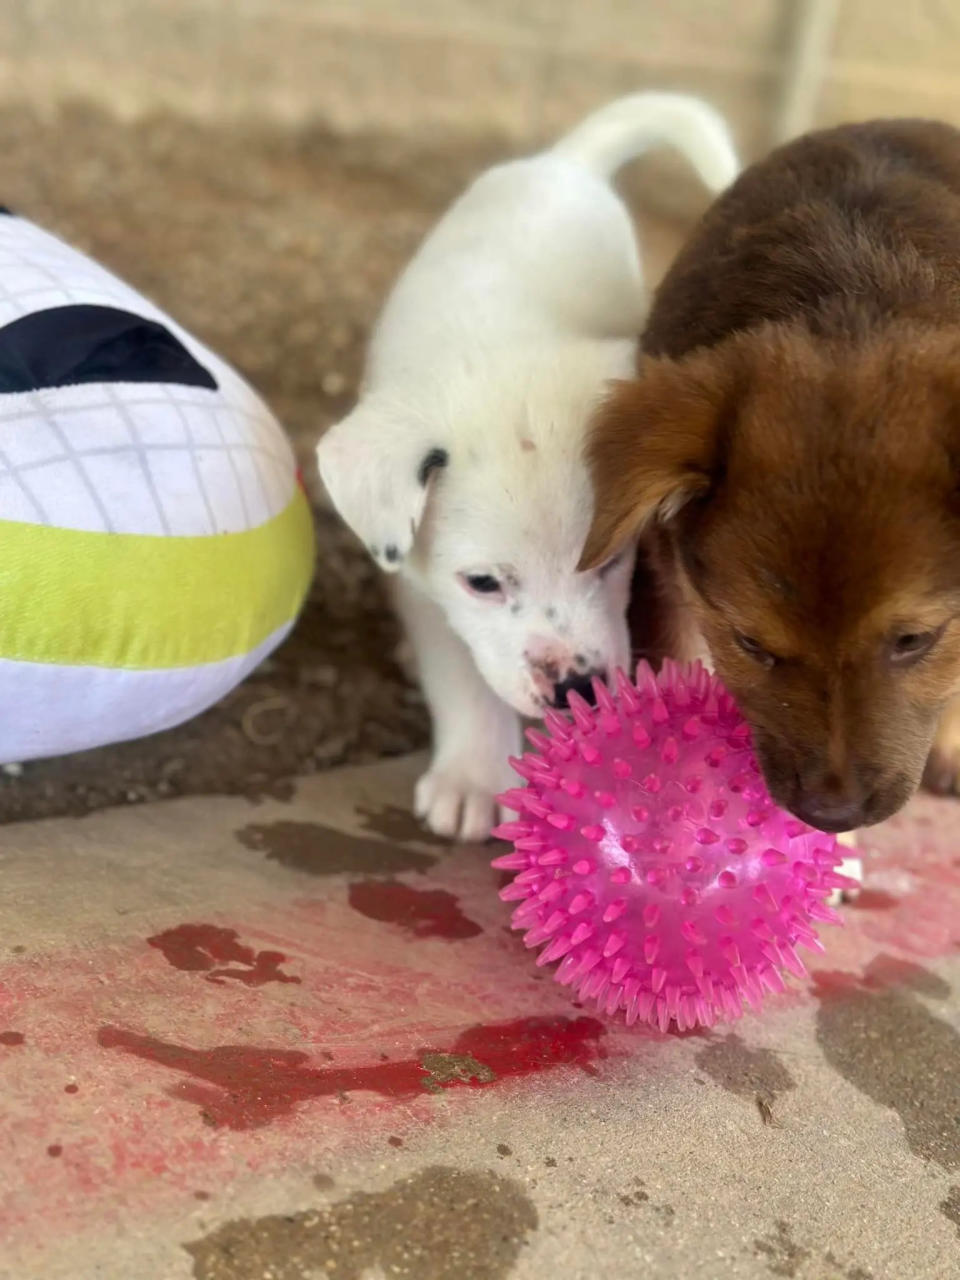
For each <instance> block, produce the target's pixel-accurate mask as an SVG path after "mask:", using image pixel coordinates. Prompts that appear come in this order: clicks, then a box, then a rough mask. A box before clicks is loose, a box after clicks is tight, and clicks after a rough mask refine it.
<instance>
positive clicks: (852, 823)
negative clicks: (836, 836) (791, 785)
mask: <svg viewBox="0 0 960 1280" xmlns="http://www.w3.org/2000/svg"><path fill="white" fill-rule="evenodd" d="M793 811H794V813H795V814H796V815H797V817H798V818H800V819H801V821H803V822H806V823H809V825H810V826H811V827H817V828H818V829H819V830H820V831H852V830H853V828H854V827H857V826H860V825H861V824H862V822H863V806H862V804H861V803H860V802H859V801H857V800H847V799H842V798H838V797H835V796H828V795H809V794H808V795H806V796H804V798H803V800H802V801H801V803H800V804H798V805H795V806H794V808H793Z"/></svg>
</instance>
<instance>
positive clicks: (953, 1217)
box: [940, 1117, 960, 1236]
mask: <svg viewBox="0 0 960 1280" xmlns="http://www.w3.org/2000/svg"><path fill="white" fill-rule="evenodd" d="M958 1123H960V1117H958ZM940 1212H941V1213H942V1214H943V1216H944V1217H945V1218H949V1220H950V1221H951V1222H952V1223H953V1225H954V1226H955V1227H956V1228H957V1235H958V1236H960V1187H951V1188H950V1190H949V1191H948V1192H947V1198H946V1200H941V1201H940Z"/></svg>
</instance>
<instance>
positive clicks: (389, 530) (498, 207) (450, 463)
mask: <svg viewBox="0 0 960 1280" xmlns="http://www.w3.org/2000/svg"><path fill="white" fill-rule="evenodd" d="M657 142H666V143H672V144H673V145H675V146H676V147H678V148H679V149H680V150H681V151H683V152H684V153H685V154H686V155H687V156H688V157H689V158H690V160H691V162H692V163H693V164H694V166H695V167H696V168H697V169H698V171H699V172H700V174H701V176H702V177H703V179H704V181H705V182H706V183H707V185H709V186H710V187H712V188H713V189H714V190H719V189H721V188H722V187H724V186H726V185H727V183H729V182H730V181H731V180H732V179H733V178H734V177H735V175H736V172H737V161H736V157H735V156H734V153H733V150H732V147H731V145H730V142H729V139H728V137H727V134H726V130H725V128H724V126H723V124H722V123H721V122H720V120H719V119H718V117H717V116H716V115H715V114H714V113H713V112H712V111H711V110H710V108H708V107H706V106H705V105H704V104H702V103H700V102H698V101H696V100H695V99H690V98H685V97H682V96H680V95H675V94H657V93H650V94H635V95H633V96H631V97H628V98H624V99H621V100H620V101H618V102H614V103H611V104H610V105H609V106H607V107H605V108H603V109H602V110H601V111H599V112H597V113H596V114H595V115H593V116H591V117H590V118H589V119H588V120H586V121H584V123H583V124H581V125H580V126H579V127H578V128H577V129H575V130H574V131H573V132H572V133H571V134H570V135H568V136H567V137H566V138H565V139H563V140H562V141H561V142H560V143H559V144H558V145H557V146H556V147H554V148H553V149H551V150H549V151H545V152H542V153H541V154H539V155H535V156H533V157H531V158H529V159H524V160H515V161H512V162H510V163H507V164H502V165H498V166H497V167H496V168H494V169H491V170H489V171H488V172H487V173H485V174H483V175H482V176H481V177H480V178H478V179H477V181H476V182H475V183H474V184H473V185H472V186H471V187H470V188H469V189H468V190H467V192H466V193H465V194H464V195H463V196H461V197H460V199H459V200H458V201H457V202H456V203H455V204H454V205H453V206H452V208H451V209H450V210H449V211H448V212H447V214H446V216H445V217H444V218H442V219H441V221H440V223H439V224H438V225H437V226H436V227H435V228H434V230H433V232H432V233H431V234H430V236H429V237H428V238H427V240H426V241H425V243H424V244H423V245H422V246H421V248H420V250H419V252H418V253H417V254H416V255H415V257H414V258H413V260H412V262H411V263H410V265H409V266H408V267H407V269H406V271H405V272H404V274H403V275H402V276H401V278H400V280H399V282H398V284H397V285H396V287H395V289H394V291H393V294H392V295H391V297H390V298H389V300H388V302H387V304H386V306H385V308H384V310H383V313H382V315H381V317H380V320H379V323H378V324H377V326H376V328H375V331H374V334H373V337H372V340H371V346H370V352H369V357H368V363H367V371H366V376H365V379H364V383H363V386H362V388H361V398H360V402H359V404H358V405H357V407H356V409H354V411H353V412H352V413H351V414H350V415H349V416H348V417H347V418H345V419H344V420H343V421H342V422H340V423H338V424H337V425H336V426H334V427H333V428H331V430H330V431H329V432H328V433H327V435H326V436H325V437H324V439H323V440H322V442H321V444H320V446H319V448H318V450H317V457H318V462H319V467H320V473H321V476H322V478H323V481H324V483H325V484H326V486H327V490H328V492H329V494H330V496H331V499H332V501H333V503H334V504H335V506H336V507H337V509H338V510H339V511H340V514H341V515H342V516H343V518H344V519H345V520H346V521H347V523H348V524H349V525H350V526H351V528H352V529H353V530H354V532H356V533H357V534H358V536H359V537H361V538H362V539H363V541H364V542H365V543H366V544H367V546H368V548H369V549H370V551H371V553H372V554H373V555H374V556H375V557H376V559H377V560H378V562H379V563H380V564H381V565H382V567H383V568H385V569H387V570H400V572H399V574H398V575H397V577H396V579H395V580H394V582H395V595H396V603H397V607H398V610H399V612H400V614H401V616H402V618H403V620H404V622H405V625H406V628H407V633H408V635H409V638H410V640H411V643H412V645H413V649H414V654H415V657H416V664H417V668H418V671H419V674H420V679H421V682H422V684H423V688H424V692H425V695H426V698H427V702H428V705H429V707H430V710H431V714H432V717H433V728H434V752H433V759H432V762H431V766H430V770H429V772H428V773H427V774H426V775H425V776H424V777H423V778H422V779H421V780H420V783H419V786H418V788H417V794H416V809H417V812H418V814H420V815H421V816H422V817H423V818H425V819H426V821H427V823H428V824H429V826H430V827H431V828H432V829H433V830H434V831H436V832H439V833H441V834H444V835H450V836H460V837H461V838H463V839H470V840H477V839H482V838H484V837H486V836H487V835H488V834H489V831H490V828H491V825H492V824H493V822H494V821H495V820H496V803H495V797H496V795H497V793H498V792H499V791H501V790H502V789H503V788H504V787H506V786H508V785H509V784H510V781H511V770H510V768H509V765H508V756H509V755H510V754H511V752H516V751H517V750H518V748H519V745H520V737H519V722H518V716H517V713H518V712H519V713H520V714H521V715H525V716H536V715H539V714H540V712H541V711H542V710H543V708H544V706H546V705H549V704H550V701H551V699H553V698H555V697H556V696H557V695H556V689H555V685H556V683H557V682H558V681H563V680H565V679H567V678H568V677H570V676H573V675H577V676H583V675H584V674H587V673H589V672H592V671H602V672H612V671H613V670H614V669H615V668H616V667H617V666H626V664H627V662H628V659H629V641H628V636H627V629H626V623H625V618H624V614H625V609H626V604H627V594H628V589H629V581H630V573H631V567H632V553H631V554H630V555H627V556H624V557H623V559H622V560H621V561H620V562H619V563H617V564H616V565H614V566H612V567H609V568H608V569H607V570H606V572H603V573H597V572H592V573H582V574H578V573H577V572H576V566H577V562H578V559H579V556H580V553H581V550H582V548H583V543H584V540H585V538H586V534H587V530H588V528H589V525H590V516H591V509H592V501H593V500H592V495H591V488H590V483H589V478H588V475H587V472H586V469H585V467H584V462H583V456H582V455H583V441H584V431H585V428H586V425H587V422H588V421H589V419H590V416H591V414H592V412H593V410H594V408H595V407H596V404H597V402H598V400H599V398H600V397H601V395H602V394H603V392H604V390H605V387H606V385H607V383H608V382H609V381H610V380H611V379H612V378H618V377H626V376H629V375H630V374H631V373H632V372H633V368H634V360H635V350H636V339H637V334H638V332H639V330H640V327H641V323H642V320H643V313H644V306H645V298H644V292H643V287H642V278H641V271H640V263H639V260H638V255H637V249H636V244H635V239H634V233H633V227H632V224H631V221H630V217H629V215H628V213H627V210H626V208H625V207H624V205H623V203H622V201H621V200H620V199H619V197H618V196H617V195H616V194H615V192H614V191H613V190H612V188H611V187H610V185H609V178H610V177H611V176H612V174H613V172H614V171H615V170H616V169H617V168H618V167H619V166H620V165H621V164H623V163H625V162H626V161H627V160H629V159H631V158H632V157H633V156H635V155H638V154H639V153H640V152H641V151H643V150H645V149H646V148H647V147H648V146H650V145H653V144H654V143H657ZM438 449H439V450H443V451H444V454H445V456H446V458H447V463H446V465H444V466H442V467H438V468H437V469H435V470H434V471H433V472H432V474H431V475H430V478H429V480H428V481H427V483H426V484H425V485H424V484H422V483H421V481H420V478H419V476H418V473H419V472H420V469H421V466H422V464H423V461H424V459H425V458H426V457H427V456H428V455H429V454H430V453H431V451H432V450H438ZM477 574H485V575H488V576H492V577H495V578H496V579H497V580H498V581H499V582H500V583H501V584H502V590H501V592H500V593H499V594H498V595H497V596H496V597H494V596H490V595H485V596H478V595H476V594H471V593H470V592H469V591H468V590H467V589H465V587H464V579H465V575H477Z"/></svg>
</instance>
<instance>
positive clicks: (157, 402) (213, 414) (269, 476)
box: [0, 217, 294, 536]
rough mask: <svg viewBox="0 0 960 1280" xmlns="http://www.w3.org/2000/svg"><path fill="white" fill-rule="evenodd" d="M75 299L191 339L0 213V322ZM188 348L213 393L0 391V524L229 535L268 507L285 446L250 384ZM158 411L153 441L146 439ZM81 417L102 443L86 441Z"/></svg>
mask: <svg viewBox="0 0 960 1280" xmlns="http://www.w3.org/2000/svg"><path fill="white" fill-rule="evenodd" d="M79 303H84V304H91V303H92V304H98V305H105V306H115V307H120V308H123V309H126V310H132V311H134V312H136V313H137V314H140V315H145V316H147V317H148V318H150V319H155V320H158V321H159V322H160V323H162V324H164V325H167V326H168V327H169V328H171V330H172V331H174V332H177V333H178V336H180V337H181V338H186V340H187V341H188V342H189V343H190V345H191V346H195V344H193V343H192V342H190V339H189V338H188V336H187V335H183V334H182V331H179V330H178V329H177V326H175V325H174V324H172V322H171V321H170V320H169V318H168V317H167V316H166V315H164V313H163V312H161V311H160V310H159V309H158V308H156V307H154V306H153V305H152V304H151V303H149V302H148V301H146V300H145V299H143V298H142V297H141V296H140V295H139V294H137V293H136V292H135V291H134V290H132V289H130V288H128V287H127V286H126V285H124V284H123V283H122V281H119V280H117V279H116V278H115V277H113V276H112V275H110V273H109V272H107V271H105V270H103V269H102V268H100V267H98V266H97V264H96V263H93V262H91V261H90V260H89V259H85V258H83V257H82V256H80V255H78V254H76V253H74V251H73V250H71V249H68V248H67V247H66V246H65V245H63V244H61V243H60V242H59V241H58V240H56V239H55V238H54V237H52V236H48V235H47V234H46V233H45V232H42V231H40V230H39V229H38V228H36V227H32V226H30V225H29V224H26V223H23V222H21V221H20V220H19V219H16V218H7V217H2V218H0V324H7V323H10V322H11V321H13V320H15V319H18V318H19V317H21V316H23V315H27V314H30V313H32V312H35V311H37V310H42V309H47V308H51V307H58V306H69V305H75V304H79ZM197 354H198V356H199V358H200V359H201V361H202V362H205V363H206V364H208V365H210V366H211V367H212V371H213V372H214V375H215V377H216V378H217V381H218V383H219V390H218V391H217V392H211V391H207V390H205V389H203V388H196V387H186V386H179V385H173V384H160V383H116V384H109V383H100V384H92V385H87V386H84V387H71V388H58V389H56V390H54V391H34V392H24V393H19V394H16V395H10V396H6V397H3V399H2V400H0V519H7V520H22V521H26V522H28V523H39V524H48V525H57V526H60V527H69V528H75V529H85V530H91V531H96V532H108V533H149V534H157V535H164V534H175V535H180V536H190V535H203V534H216V533H232V532H236V531H239V530H242V529H246V528H250V527H252V526H255V525H257V524H260V523H262V522H264V521H265V520H268V519H270V518H271V517H272V516H275V515H277V514H278V513H279V512H280V511H281V510H282V509H283V508H284V507H285V506H286V504H287V503H288V502H289V500H290V497H291V494H292V491H293V484H294V480H293V472H294V467H293V461H292V456H291V453H290V450H289V448H288V446H287V445H286V442H285V440H284V439H283V437H282V436H281V434H280V432H279V431H278V430H277V428H276V426H275V424H274V423H273V422H272V420H271V418H270V416H269V414H268V412H267V410H266V409H265V408H264V406H263V405H262V404H261V402H260V401H259V400H258V398H257V397H256V395H255V394H254V393H253V392H252V391H251V390H250V388H248V387H247V386H246V384H245V383H244V382H243V381H242V380H241V379H240V378H239V377H237V376H236V375H235V374H234V373H233V372H232V370H230V369H229V368H228V367H227V366H225V365H223V364H222V362H220V361H219V360H215V359H213V360H211V357H210V354H209V353H207V352H205V351H202V350H201V351H199V352H198V353H197ZM158 415H159V417H160V419H161V420H162V421H163V423H164V426H163V429H162V430H161V431H160V432H159V436H160V437H165V438H157V437H158V429H157V416H158ZM91 419H93V420H96V422H97V423H98V424H101V425H102V429H103V431H104V433H106V434H112V435H113V436H114V437H115V438H114V442H113V443H112V444H103V443H96V437H95V435H94V437H93V439H92V440H91V439H90V438H89V437H90V432H89V429H88V425H89V422H90V420H91ZM173 424H177V425H176V426H174V425H173ZM151 436H152V437H153V438H151ZM78 437H82V440H83V442H81V439H79V438H78ZM171 464H172V467H171ZM92 472H96V473H97V479H96V480H95V479H94V476H93V474H92Z"/></svg>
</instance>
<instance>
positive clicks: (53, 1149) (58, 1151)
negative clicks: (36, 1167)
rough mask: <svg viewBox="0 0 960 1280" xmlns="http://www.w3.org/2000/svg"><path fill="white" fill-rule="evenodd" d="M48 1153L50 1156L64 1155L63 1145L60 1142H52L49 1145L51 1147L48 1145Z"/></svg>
mask: <svg viewBox="0 0 960 1280" xmlns="http://www.w3.org/2000/svg"><path fill="white" fill-rule="evenodd" d="M47 1155H48V1156H54V1157H56V1156H62V1155H63V1147H61V1145H60V1143H59V1142H51V1144H50V1146H49V1147H47Z"/></svg>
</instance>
